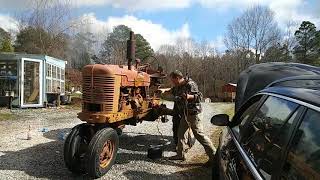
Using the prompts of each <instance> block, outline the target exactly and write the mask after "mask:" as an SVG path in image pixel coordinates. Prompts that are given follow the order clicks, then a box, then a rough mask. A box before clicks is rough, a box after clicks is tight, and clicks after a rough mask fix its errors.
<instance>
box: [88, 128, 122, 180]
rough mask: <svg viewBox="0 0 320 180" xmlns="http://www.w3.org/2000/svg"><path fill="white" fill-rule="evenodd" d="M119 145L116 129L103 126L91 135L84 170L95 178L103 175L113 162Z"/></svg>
mask: <svg viewBox="0 0 320 180" xmlns="http://www.w3.org/2000/svg"><path fill="white" fill-rule="evenodd" d="M118 147H119V137H118V134H117V131H116V130H114V129H112V128H103V129H101V130H99V131H97V133H96V134H95V135H94V136H93V137H92V139H91V141H90V144H89V147H88V151H87V153H86V171H87V173H88V174H89V175H90V176H92V177H95V178H99V177H101V176H103V175H105V174H106V173H107V172H108V171H109V170H110V168H111V167H112V165H113V164H114V162H115V159H116V155H117V151H118Z"/></svg>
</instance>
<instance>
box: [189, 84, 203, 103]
mask: <svg viewBox="0 0 320 180" xmlns="http://www.w3.org/2000/svg"><path fill="white" fill-rule="evenodd" d="M189 86H190V93H189V94H187V95H186V98H187V99H188V100H195V101H197V102H200V101H201V99H202V93H201V92H200V91H199V88H198V85H197V84H196V83H195V82H194V81H191V82H189Z"/></svg>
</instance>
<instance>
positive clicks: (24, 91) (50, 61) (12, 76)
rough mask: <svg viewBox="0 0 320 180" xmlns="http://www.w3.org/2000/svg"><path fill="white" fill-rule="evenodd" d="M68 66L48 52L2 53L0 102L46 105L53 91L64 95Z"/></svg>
mask: <svg viewBox="0 0 320 180" xmlns="http://www.w3.org/2000/svg"><path fill="white" fill-rule="evenodd" d="M65 66H66V61H64V60H61V59H57V58H53V57H50V56H46V55H37V54H18V53H0V101H2V103H4V101H5V100H6V99H10V100H9V101H10V102H11V103H12V106H14V107H21V108H27V107H44V106H45V104H46V102H48V98H49V96H50V94H53V93H56V94H61V95H64V93H65ZM0 104H1V102H0Z"/></svg>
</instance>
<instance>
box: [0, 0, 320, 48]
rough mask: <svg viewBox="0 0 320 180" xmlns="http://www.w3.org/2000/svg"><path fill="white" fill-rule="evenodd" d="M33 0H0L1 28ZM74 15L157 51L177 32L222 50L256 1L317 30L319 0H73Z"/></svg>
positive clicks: (97, 28) (93, 26)
mask: <svg viewBox="0 0 320 180" xmlns="http://www.w3.org/2000/svg"><path fill="white" fill-rule="evenodd" d="M29 1H32V0H9V1H8V0H0V27H2V28H4V29H6V30H9V29H16V23H15V21H16V20H15V18H14V17H15V16H14V15H15V14H17V12H19V11H22V10H26V9H28V6H27V4H28V2H29ZM73 1H74V2H73V4H74V8H73V9H72V11H74V12H75V14H76V16H78V17H79V18H81V19H85V20H86V21H88V22H89V23H90V27H89V29H90V30H91V31H93V32H95V33H102V32H105V31H107V30H108V29H109V30H110V29H112V27H114V26H116V25H119V24H125V25H127V26H129V27H130V28H132V29H133V30H134V31H135V33H140V34H142V35H143V36H144V37H145V38H146V39H147V40H148V41H149V42H150V43H151V46H152V47H153V48H154V49H155V50H157V48H158V47H159V46H160V45H161V44H173V43H174V42H175V40H176V39H177V38H179V37H187V38H188V37H191V38H194V39H195V40H197V41H203V40H206V41H208V42H210V43H212V44H213V45H214V46H215V47H216V48H218V49H223V48H224V45H223V36H224V34H225V32H226V27H227V25H228V23H230V21H232V19H233V18H235V17H237V16H239V15H240V14H241V12H243V11H244V10H245V9H246V8H248V7H252V6H254V5H256V4H260V5H265V6H268V7H270V9H272V10H273V11H274V12H275V17H276V20H277V22H278V23H279V26H280V27H281V28H282V29H284V28H285V27H286V23H287V22H288V21H297V22H299V23H301V21H303V20H309V21H311V22H313V23H315V24H316V25H317V26H319V28H318V29H320V0H241V1H235V0H160V1H159V0H157V1H152V0H73Z"/></svg>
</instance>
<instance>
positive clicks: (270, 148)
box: [239, 96, 298, 179]
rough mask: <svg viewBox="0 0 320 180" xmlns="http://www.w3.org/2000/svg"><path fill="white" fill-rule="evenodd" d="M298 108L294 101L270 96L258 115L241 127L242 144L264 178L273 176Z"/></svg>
mask: <svg viewBox="0 0 320 180" xmlns="http://www.w3.org/2000/svg"><path fill="white" fill-rule="evenodd" d="M297 108H298V105H297V104H295V103H293V102H290V101H287V100H284V99H281V98H277V97H273V96H269V97H268V98H267V100H266V101H265V102H264V103H263V104H262V106H261V107H260V108H259V110H258V111H257V113H256V115H255V117H253V118H252V120H249V121H247V122H245V123H243V124H241V125H240V127H239V128H240V142H241V145H242V147H243V148H244V150H245V151H246V153H247V155H248V156H249V158H250V159H251V161H252V162H253V163H254V165H255V166H256V168H257V169H258V170H259V171H260V173H261V174H262V175H263V176H264V177H265V179H270V178H271V173H272V167H273V162H274V160H277V159H278V158H279V157H280V154H281V148H282V147H283V145H284V142H285V140H286V139H287V137H288V136H289V129H290V127H291V125H292V123H293V120H294V119H295V117H296V116H297V114H298V113H297V112H295V111H296V109H297Z"/></svg>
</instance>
